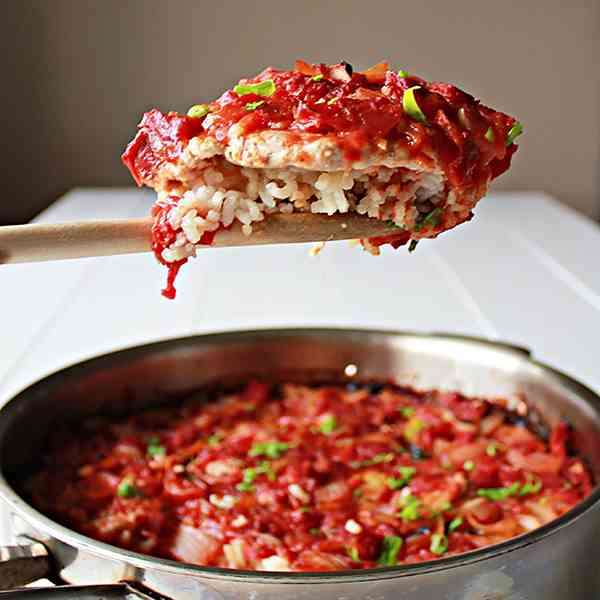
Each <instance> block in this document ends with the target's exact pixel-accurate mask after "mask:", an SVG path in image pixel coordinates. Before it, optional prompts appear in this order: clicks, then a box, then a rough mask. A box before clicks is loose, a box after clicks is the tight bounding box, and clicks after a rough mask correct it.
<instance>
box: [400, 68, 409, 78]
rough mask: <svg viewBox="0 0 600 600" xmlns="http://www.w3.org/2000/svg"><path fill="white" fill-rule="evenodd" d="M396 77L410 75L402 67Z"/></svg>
mask: <svg viewBox="0 0 600 600" xmlns="http://www.w3.org/2000/svg"><path fill="white" fill-rule="evenodd" d="M398 77H410V75H409V74H408V71H405V70H404V69H400V70H399V71H398Z"/></svg>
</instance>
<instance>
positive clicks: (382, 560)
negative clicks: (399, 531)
mask: <svg viewBox="0 0 600 600" xmlns="http://www.w3.org/2000/svg"><path fill="white" fill-rule="evenodd" d="M403 543H404V542H403V540H402V538H401V537H398V536H397V535H386V536H385V537H384V538H383V542H382V548H381V554H380V555H379V558H378V559H377V562H378V563H379V564H380V565H383V566H384V567H393V566H395V565H396V563H397V562H398V553H399V552H400V549H401V548H402V544H403Z"/></svg>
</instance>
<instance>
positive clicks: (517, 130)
mask: <svg viewBox="0 0 600 600" xmlns="http://www.w3.org/2000/svg"><path fill="white" fill-rule="evenodd" d="M522 133H523V125H521V123H519V121H517V122H516V123H515V124H514V125H513V126H512V127H511V128H510V129H509V130H508V135H507V136H506V145H507V146H510V145H511V144H512V143H513V142H514V141H515V138H517V137H519V136H520V135H521V134H522Z"/></svg>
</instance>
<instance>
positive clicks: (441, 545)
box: [429, 533, 448, 555]
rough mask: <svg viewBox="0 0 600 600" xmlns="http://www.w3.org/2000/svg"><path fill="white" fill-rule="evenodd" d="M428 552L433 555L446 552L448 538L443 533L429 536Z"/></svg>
mask: <svg viewBox="0 0 600 600" xmlns="http://www.w3.org/2000/svg"><path fill="white" fill-rule="evenodd" d="M429 550H430V551H431V552H433V553H434V554H438V555H439V554H444V552H446V550H448V538H447V537H446V536H445V535H444V534H443V533H434V534H433V535H432V536H431V544H430V545H429Z"/></svg>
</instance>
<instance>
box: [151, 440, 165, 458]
mask: <svg viewBox="0 0 600 600" xmlns="http://www.w3.org/2000/svg"><path fill="white" fill-rule="evenodd" d="M146 452H147V453H148V456H150V457H152V458H159V457H161V456H165V454H166V453H167V449H166V448H165V447H164V446H161V444H160V440H159V439H158V438H156V437H153V438H150V439H149V440H148V448H147V450H146Z"/></svg>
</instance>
